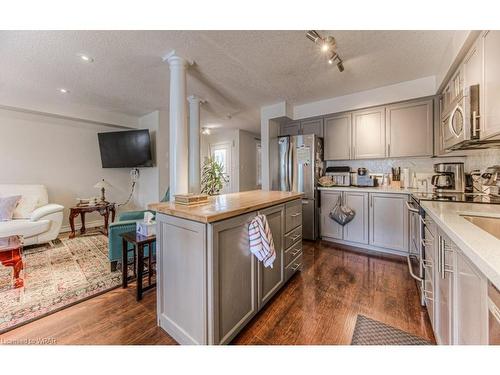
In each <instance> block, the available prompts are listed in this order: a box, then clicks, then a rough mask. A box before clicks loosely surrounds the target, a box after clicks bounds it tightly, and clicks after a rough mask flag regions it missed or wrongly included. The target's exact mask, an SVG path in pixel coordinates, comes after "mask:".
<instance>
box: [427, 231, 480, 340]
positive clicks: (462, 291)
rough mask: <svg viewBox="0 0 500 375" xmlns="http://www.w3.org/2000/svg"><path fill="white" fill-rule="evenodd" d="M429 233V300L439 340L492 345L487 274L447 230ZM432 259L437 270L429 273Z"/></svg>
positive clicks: (435, 334)
mask: <svg viewBox="0 0 500 375" xmlns="http://www.w3.org/2000/svg"><path fill="white" fill-rule="evenodd" d="M425 233H426V239H425V254H426V255H425V259H426V261H425V264H426V267H425V268H426V274H425V278H426V280H425V285H426V287H425V295H426V299H425V300H426V306H427V310H428V312H429V317H430V319H431V323H432V326H433V329H434V336H435V338H436V341H437V343H438V344H439V345H453V344H458V345H486V344H488V291H487V287H488V281H487V279H486V277H485V276H484V275H483V274H482V273H481V272H480V271H479V270H478V269H477V268H476V267H475V266H474V265H473V264H472V263H471V261H470V260H469V259H468V258H467V256H465V255H464V254H463V253H462V251H461V250H460V249H459V248H458V247H457V246H456V245H455V244H454V243H453V242H452V241H451V239H450V238H449V237H448V236H447V235H446V234H445V233H444V232H443V230H441V229H440V228H438V229H437V234H436V235H435V236H434V237H432V235H429V231H428V230H427V229H426V232H425ZM431 239H432V241H431ZM431 244H432V245H431ZM429 262H430V263H431V264H432V265H433V269H434V272H429V273H428V272H427V271H428V269H429V268H428V267H427V264H429Z"/></svg>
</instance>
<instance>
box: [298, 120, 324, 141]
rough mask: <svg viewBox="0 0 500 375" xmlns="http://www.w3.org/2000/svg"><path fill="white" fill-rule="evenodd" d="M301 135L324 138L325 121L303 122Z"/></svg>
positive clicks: (301, 123)
mask: <svg viewBox="0 0 500 375" xmlns="http://www.w3.org/2000/svg"><path fill="white" fill-rule="evenodd" d="M300 134H316V135H317V136H318V137H323V119H322V118H317V119H312V120H302V121H301V122H300Z"/></svg>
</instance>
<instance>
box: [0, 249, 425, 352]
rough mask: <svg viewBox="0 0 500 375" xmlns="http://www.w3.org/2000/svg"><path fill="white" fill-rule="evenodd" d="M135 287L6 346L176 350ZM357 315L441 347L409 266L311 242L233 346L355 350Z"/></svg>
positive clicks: (38, 325) (32, 328)
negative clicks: (297, 267)
mask: <svg viewBox="0 0 500 375" xmlns="http://www.w3.org/2000/svg"><path fill="white" fill-rule="evenodd" d="M134 287H135V286H134V285H132V287H131V288H128V289H125V290H124V289H115V290H112V291H110V292H108V293H105V294H103V295H101V296H98V297H95V298H92V299H90V300H88V301H85V302H82V303H79V304H77V305H75V306H72V307H69V308H67V309H65V310H62V311H60V312H57V313H55V314H52V315H49V316H47V317H45V318H42V319H40V320H38V321H35V322H33V323H29V324H27V325H25V326H22V327H19V328H16V329H14V330H12V331H9V332H7V333H4V334H2V335H0V343H4V344H5V343H26V342H27V340H30V342H37V340H41V339H49V342H53V343H56V344H175V341H174V340H173V339H172V338H170V336H168V335H167V334H166V333H165V332H164V331H163V330H162V329H160V328H159V327H157V326H156V311H155V310H156V294H155V293H154V291H153V292H147V293H145V294H144V298H143V300H142V301H141V302H136V301H135V289H134ZM357 314H363V315H366V316H368V317H370V318H373V319H376V320H379V321H381V322H384V323H387V324H390V325H392V326H394V327H396V328H399V329H402V330H404V331H406V332H409V333H411V334H414V335H417V336H420V337H423V338H425V339H427V340H429V341H431V342H434V337H433V334H432V328H431V326H430V322H429V318H428V316H427V313H426V311H425V309H423V308H421V307H420V304H419V300H418V292H417V288H416V285H415V283H414V281H413V279H411V277H410V276H409V274H408V270H407V268H406V263H404V262H403V261H402V260H400V259H393V258H387V257H382V256H378V255H372V254H367V253H362V252H355V251H350V250H342V249H338V248H336V247H335V246H333V245H331V244H328V243H327V242H315V243H313V242H304V269H303V271H302V273H300V274H298V275H296V276H294V277H293V278H292V279H291V280H290V281H289V282H288V284H287V285H286V286H285V287H284V288H283V289H282V290H281V292H279V293H278V294H277V295H276V296H275V297H274V298H273V299H272V300H271V301H270V302H269V303H268V305H267V306H266V307H265V308H264V309H263V310H262V311H261V312H260V313H259V314H258V315H257V316H256V317H255V318H254V319H253V320H252V321H251V322H250V323H249V325H248V326H247V327H246V328H245V329H244V330H243V331H242V332H241V333H240V334H239V335H238V336H237V337H236V338H235V339H234V340H233V344H255V345H257V344H264V345H265V344H282V345H288V344H299V345H304V344H342V345H349V344H350V341H351V336H352V332H353V330H354V325H355V323H356V316H357Z"/></svg>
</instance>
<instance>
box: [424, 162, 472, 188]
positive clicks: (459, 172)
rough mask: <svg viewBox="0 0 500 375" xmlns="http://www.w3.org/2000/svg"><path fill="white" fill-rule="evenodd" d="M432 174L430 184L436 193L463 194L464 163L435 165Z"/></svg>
mask: <svg viewBox="0 0 500 375" xmlns="http://www.w3.org/2000/svg"><path fill="white" fill-rule="evenodd" d="M434 172H435V173H436V174H435V175H434V176H432V180H431V183H432V185H434V191H435V192H436V193H463V192H465V173H464V163H437V164H434Z"/></svg>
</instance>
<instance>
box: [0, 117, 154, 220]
mask: <svg viewBox="0 0 500 375" xmlns="http://www.w3.org/2000/svg"><path fill="white" fill-rule="evenodd" d="M151 116H152V117H155V116H156V115H151ZM147 120H148V119H146V118H145V119H143V123H144V124H145V123H149V124H151V121H150V120H151V118H149V121H147ZM153 122H154V121H153ZM116 130H120V129H117V128H114V127H110V126H104V125H97V124H90V123H87V122H81V121H72V120H69V119H60V118H54V117H50V116H44V115H37V114H30V113H23V112H18V111H11V110H2V109H0V172H1V173H0V183H26V184H28V183H33V184H44V185H46V186H47V188H48V191H49V199H50V201H51V202H54V203H59V204H62V205H64V206H65V211H64V223H63V225H67V223H68V213H69V209H68V208H69V207H70V206H72V205H74V204H75V203H76V198H81V197H91V196H98V195H99V191H97V189H94V188H93V185H94V184H95V183H96V182H97V181H99V180H100V179H102V178H104V179H105V180H107V181H108V182H109V183H111V185H113V189H110V190H109V191H107V192H106V197H107V198H108V200H109V201H113V202H118V203H119V202H123V201H125V200H126V198H127V197H128V195H129V192H130V190H129V189H130V177H129V172H130V171H129V170H128V169H103V168H102V167H101V159H100V153H99V146H98V141H97V133H99V132H107V131H116ZM154 169H155V168H153V169H151V170H149V171H148V170H147V168H142V169H141V175H143V176H146V179H145V180H147V181H153V182H152V185H155V184H156V182H155V180H156V178H155V177H154V176H152V175H151V174H154V171H153V170H154ZM140 184H142V186H140V192H141V193H144V194H145V197H143V198H139V199H138V198H137V195H136V196H135V197H134V199H133V201H132V202H131V203H130V204H128V205H127V206H126V207H123V208H122V209H124V210H130V209H135V208H137V207H138V206H139V205H140V204H141V203H149V202H147V201H149V200H150V199H153V197H157V196H158V188H157V187H155V186H153V188H152V189H151V190H150V188H149V184H150V183H149V182H142V181H141V182H140ZM157 186H158V185H157ZM93 220H100V217H99V215H98V214H93V215H89V217H88V219H87V221H88V222H89V224H92V223H91V222H92V221H93Z"/></svg>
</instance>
